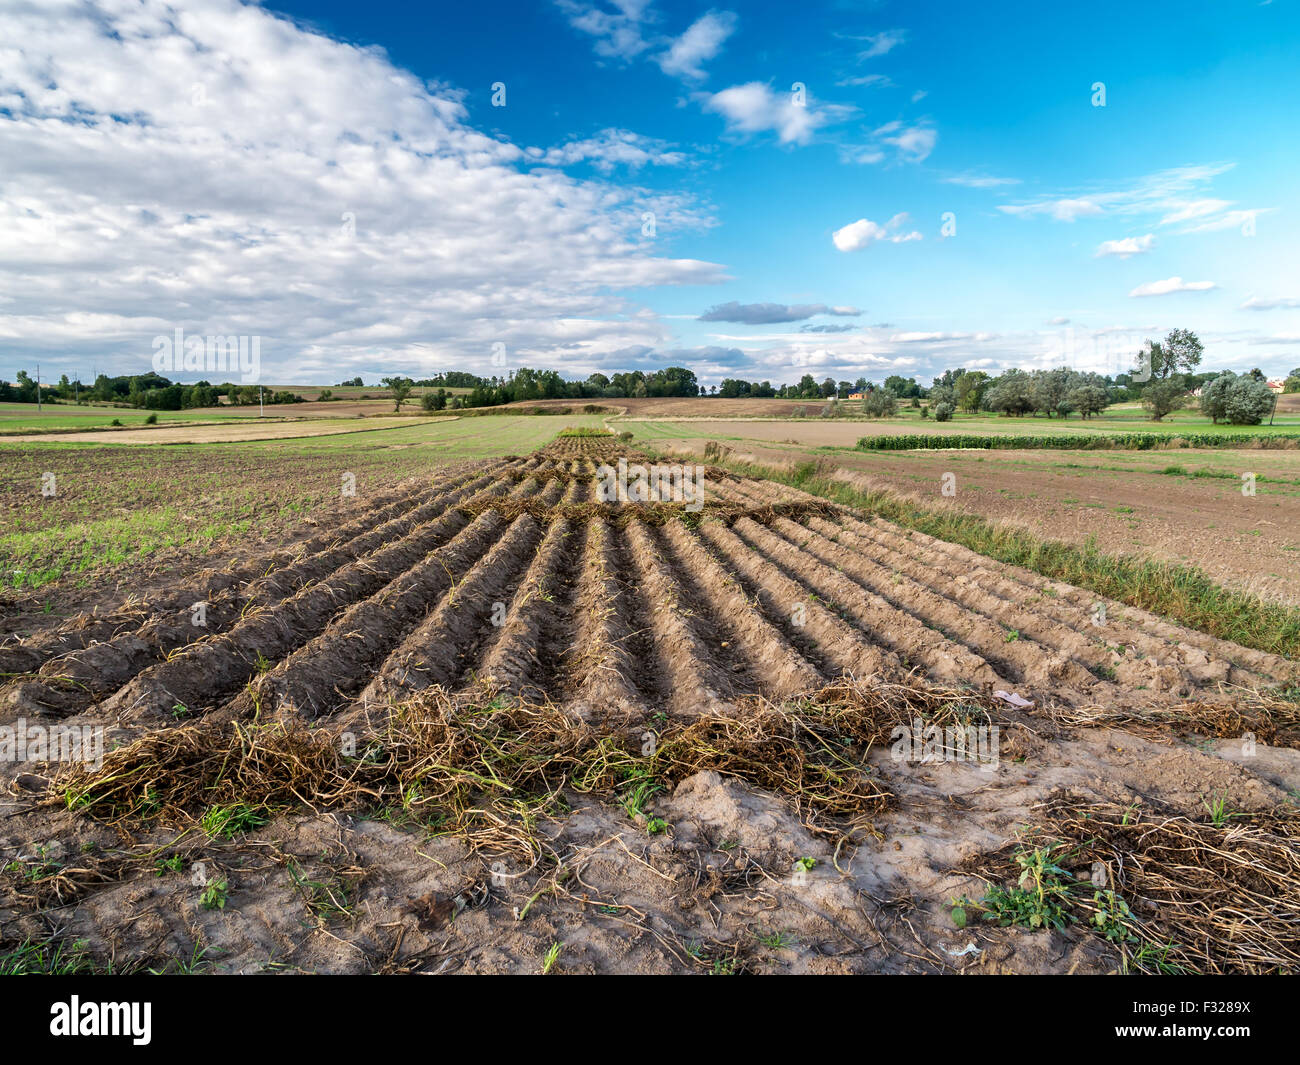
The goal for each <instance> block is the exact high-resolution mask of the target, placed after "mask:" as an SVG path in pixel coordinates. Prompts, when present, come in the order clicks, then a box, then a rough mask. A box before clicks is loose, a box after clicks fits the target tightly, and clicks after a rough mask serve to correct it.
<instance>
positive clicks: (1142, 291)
mask: <svg viewBox="0 0 1300 1065" xmlns="http://www.w3.org/2000/svg"><path fill="white" fill-rule="evenodd" d="M1218 287H1219V286H1218V285H1216V284H1215V283H1214V282H1213V281H1184V280H1183V279H1182V278H1181V277H1169V278H1166V279H1165V280H1164V281H1148V282H1147V283H1146V284H1144V285H1138V287H1137V288H1135V289H1134V290H1133V291H1132V292H1130V293H1129V295H1130V296H1168V295H1169V294H1170V293H1173V292H1208V291H1209V290H1210V289H1212V288H1218Z"/></svg>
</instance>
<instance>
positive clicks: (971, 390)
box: [953, 370, 992, 411]
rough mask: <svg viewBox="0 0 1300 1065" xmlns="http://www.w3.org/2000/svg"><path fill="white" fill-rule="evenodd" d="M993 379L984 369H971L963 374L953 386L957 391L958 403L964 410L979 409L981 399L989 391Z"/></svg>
mask: <svg viewBox="0 0 1300 1065" xmlns="http://www.w3.org/2000/svg"><path fill="white" fill-rule="evenodd" d="M991 380H992V378H990V377H989V375H988V374H986V373H985V372H984V371H983V370H970V371H968V372H967V373H964V374H962V375H961V376H960V377H958V378H957V383H956V384H955V385H954V386H953V388H954V390H955V391H956V393H957V405H958V406H959V407H961V409H962V410H964V411H977V410H979V409H980V400H982V399H983V398H984V393H985V392H987V391H988V387H989V382H990V381H991Z"/></svg>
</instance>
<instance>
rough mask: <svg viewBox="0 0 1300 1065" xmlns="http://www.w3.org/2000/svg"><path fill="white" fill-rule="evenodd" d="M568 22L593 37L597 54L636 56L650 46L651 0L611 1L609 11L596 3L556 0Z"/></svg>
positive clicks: (617, 56)
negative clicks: (647, 37) (645, 33)
mask: <svg viewBox="0 0 1300 1065" xmlns="http://www.w3.org/2000/svg"><path fill="white" fill-rule="evenodd" d="M556 3H557V6H558V7H559V8H560V10H561V11H563V12H564V14H565V15H566V16H567V17H568V20H569V25H570V26H572V27H573V28H574V29H575V30H578V31H579V32H581V33H585V34H587V35H588V36H589V37H591V38H592V39H593V44H592V47H593V48H594V49H595V51H596V54H597V55H600V56H605V57H606V58H610V59H624V60H627V59H634V58H636V57H637V56H638V55H640V54H641V53H642V52H644V51H645V50H646V49H647V48H649V47H650V42H649V41H647V40H646V39H645V36H644V30H645V26H646V24H647V23H648V22H651V21H653V19H654V15H653V13H652V12H651V11H650V0H610V3H609V5H608V6H609V7H612V8H613V9H614V10H613V11H609V10H607V9H605V8H603V7H600V6H598V5H597V4H585V3H577V2H575V0H556Z"/></svg>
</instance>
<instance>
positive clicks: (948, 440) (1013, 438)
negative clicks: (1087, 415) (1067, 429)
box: [857, 432, 1300, 451]
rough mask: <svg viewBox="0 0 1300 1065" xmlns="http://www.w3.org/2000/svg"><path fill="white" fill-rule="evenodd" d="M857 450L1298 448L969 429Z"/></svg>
mask: <svg viewBox="0 0 1300 1065" xmlns="http://www.w3.org/2000/svg"><path fill="white" fill-rule="evenodd" d="M857 447H858V450H859V451H925V450H943V449H948V448H968V449H975V450H985V451H987V450H995V449H998V448H1003V449H1007V450H1018V451H1020V450H1023V451H1032V450H1039V449H1056V450H1061V451H1097V450H1102V451H1112V450H1113V451H1156V450H1163V449H1167V448H1195V447H1208V448H1240V447H1248V448H1261V449H1272V450H1288V449H1292V448H1300V434H1296V433H1177V432H1175V433H1154V432H1146V433H1052V434H1047V435H1042V436H1031V435H1028V434H1025V435H1016V434H1007V435H1005V436H976V435H972V434H968V433H943V434H936V433H897V434H893V435H888V436H864V437H863V438H862V439H861V440H859V441H858V443H857Z"/></svg>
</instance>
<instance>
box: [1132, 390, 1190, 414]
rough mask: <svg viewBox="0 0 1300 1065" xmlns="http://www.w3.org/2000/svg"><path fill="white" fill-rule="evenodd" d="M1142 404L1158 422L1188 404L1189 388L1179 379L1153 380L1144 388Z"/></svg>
mask: <svg viewBox="0 0 1300 1065" xmlns="http://www.w3.org/2000/svg"><path fill="white" fill-rule="evenodd" d="M1142 406H1143V407H1144V408H1145V409H1146V411H1147V413H1148V414H1150V415H1151V420H1152V421H1154V422H1158V421H1160V420H1161V419H1162V418H1164V416H1165V415H1166V414H1172V413H1173V412H1174V411H1176V410H1182V409H1183V408H1184V407H1185V406H1187V390H1186V389H1185V388H1183V386H1182V384H1181V383H1179V382H1178V381H1152V382H1151V384H1149V385H1147V387H1146V388H1144V389H1143V390H1142Z"/></svg>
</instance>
